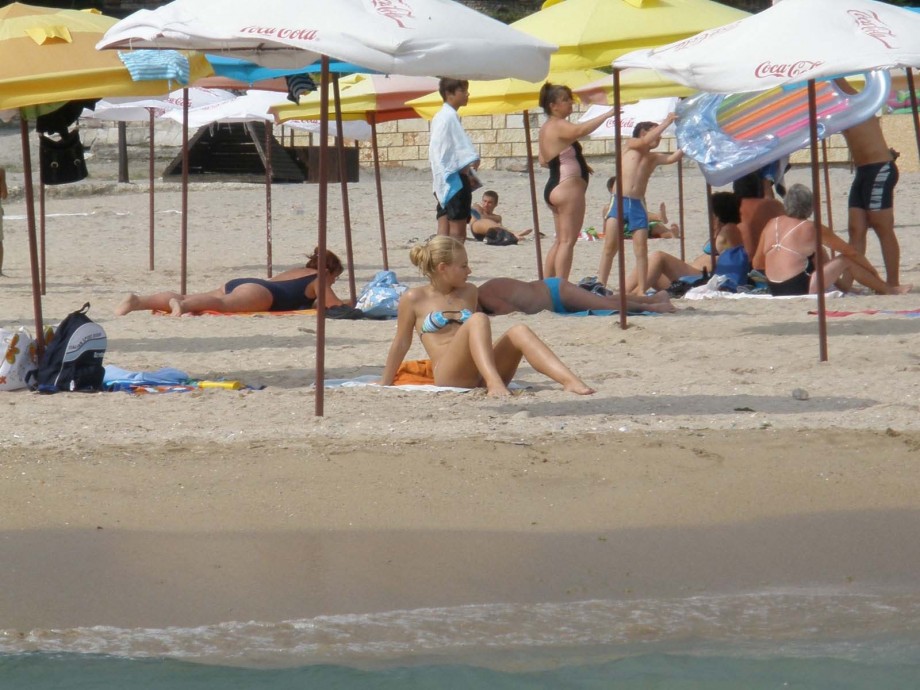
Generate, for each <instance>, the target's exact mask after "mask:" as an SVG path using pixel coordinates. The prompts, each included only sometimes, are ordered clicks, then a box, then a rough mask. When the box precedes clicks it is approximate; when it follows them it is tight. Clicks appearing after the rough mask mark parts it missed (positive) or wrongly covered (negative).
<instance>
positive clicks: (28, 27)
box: [0, 2, 213, 110]
mask: <svg viewBox="0 0 920 690" xmlns="http://www.w3.org/2000/svg"><path fill="white" fill-rule="evenodd" d="M117 21H118V20H117V19H115V18H113V17H107V16H105V15H102V14H99V13H98V12H93V11H82V10H62V9H56V8H53V7H36V6H33V5H25V4H22V3H18V2H14V3H12V4H10V5H7V6H6V7H3V8H0V65H2V68H0V110H7V109H10V108H23V107H26V106H33V105H40V104H43V103H58V102H62V101H72V100H81V99H84V98H101V97H103V96H105V97H113V96H149V95H160V94H165V93H167V92H169V91H171V90H172V89H174V88H176V84H175V82H173V83H172V84H171V85H170V84H169V83H168V82H167V81H165V80H153V81H146V80H145V81H134V80H133V79H132V78H131V74H130V72H128V69H127V68H126V67H125V65H124V63H123V62H122V61H121V59H120V58H119V57H118V54H117V53H116V52H114V51H100V50H96V42H97V41H99V39H100V38H102V35H103V34H104V33H105V32H106V31H107V30H108V29H109V27H111V26H113V25H114V24H115V23H116V22H117ZM189 67H190V78H191V81H194V80H196V79H198V78H200V77H205V76H207V75H209V74H212V73H213V71H212V69H211V67H210V65H209V64H208V62H207V60H206V59H205V57H204V55H200V54H193V55H191V56H190V58H189Z"/></svg>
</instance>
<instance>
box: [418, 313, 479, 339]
mask: <svg viewBox="0 0 920 690" xmlns="http://www.w3.org/2000/svg"><path fill="white" fill-rule="evenodd" d="M448 315H449V316H448ZM472 315H473V312H471V311H470V310H469V309H459V310H453V311H451V310H447V311H433V312H431V313H430V314H428V316H426V317H425V320H424V321H423V322H422V333H437V332H438V331H440V330H441V329H442V328H444V327H445V326H447V325H448V324H452V323H460V324H462V323H465V322H466V321H467V319H469V318H470V317H471V316H472Z"/></svg>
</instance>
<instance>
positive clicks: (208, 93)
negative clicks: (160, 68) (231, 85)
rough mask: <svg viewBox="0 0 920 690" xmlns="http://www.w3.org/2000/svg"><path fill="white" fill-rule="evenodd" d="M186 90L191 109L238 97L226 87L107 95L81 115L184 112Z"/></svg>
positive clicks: (127, 117) (132, 117)
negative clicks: (158, 95)
mask: <svg viewBox="0 0 920 690" xmlns="http://www.w3.org/2000/svg"><path fill="white" fill-rule="evenodd" d="M186 90H187V91H188V101H189V110H190V111H191V110H193V109H195V108H201V107H203V106H206V105H212V104H215V103H222V102H224V101H229V100H232V99H234V98H236V96H234V95H233V94H232V93H230V92H229V91H226V90H224V89H203V88H198V87H193V88H190V89H179V90H177V91H173V92H171V93H168V94H166V95H165V96H163V97H161V98H103V99H102V100H100V101H99V102H98V103H96V107H95V109H94V110H84V111H83V114H82V115H80V117H81V118H86V119H90V120H113V121H117V122H147V121H148V120H149V119H150V110H154V111H156V113H155V114H157V115H162V114H163V113H165V112H168V111H171V110H178V111H180V112H181V111H182V105H183V101H184V100H185V96H184V95H183V91H186ZM275 97H276V98H277V97H278V95H277V94H275ZM180 119H181V118H180Z"/></svg>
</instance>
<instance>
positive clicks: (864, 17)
mask: <svg viewBox="0 0 920 690" xmlns="http://www.w3.org/2000/svg"><path fill="white" fill-rule="evenodd" d="M613 66H614V68H628V67H642V68H651V69H654V70H656V71H657V72H659V73H660V74H662V75H664V76H666V77H668V78H669V79H672V80H674V81H676V82H679V83H681V84H685V85H687V86H690V87H693V88H696V89H699V90H701V91H708V92H710V93H720V94H721V93H743V92H750V91H765V90H767V89H770V88H773V87H779V86H786V85H792V84H803V83H805V82H807V83H808V101H809V124H810V136H809V139H810V142H811V154H812V156H811V158H812V189H813V191H814V218H815V222H816V224H817V225H818V226H819V227H820V225H821V199H820V183H819V179H818V148H817V147H818V144H817V140H818V134H819V131H818V123H817V97H816V92H817V89H816V81H817V80H821V79H830V78H834V77H837V76H840V75H847V74H854V73H857V72H865V71H869V70H877V69H883V70H884V69H893V68H897V67H903V68H907V69H908V77H909V78H910V68H911V67H916V66H920V15H918V14H916V13H914V12H910V11H908V10H906V9H903V8H900V7H895V6H893V5H887V4H884V3H881V2H875V1H874V0H783V2H780V3H777V4H775V5H774V6H773V7H771V8H769V9H767V10H764V11H763V12H761V13H759V14H755V15H753V16H751V17H748V18H746V19H741V20H739V21H737V22H734V23H732V24H729V25H727V26H723V27H719V28H716V29H710V30H708V31H703V32H702V33H700V34H697V35H696V36H692V37H691V38H688V39H685V40H682V41H677V42H676V43H671V44H668V45H666V46H662V47H660V48H654V49H652V50H639V51H635V52H632V53H628V54H627V55H624V56H622V57H620V58H617V59H616V60H614V62H613ZM851 126H852V125H851ZM815 253H816V258H817V268H816V274H817V277H818V342H819V359H820V360H821V361H825V360H827V325H826V313H825V309H824V280H823V270H822V266H823V251H822V247H821V231H820V229H819V231H818V233H817V237H816V247H815Z"/></svg>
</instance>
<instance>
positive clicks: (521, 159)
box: [82, 113, 920, 172]
mask: <svg viewBox="0 0 920 690" xmlns="http://www.w3.org/2000/svg"><path fill="white" fill-rule="evenodd" d="M573 117H575V116H573ZM542 121H543V116H542V114H536V113H533V114H531V115H530V116H529V125H530V136H531V141H532V146H533V152H534V155H536V150H537V133H538V130H539V128H540V124H541V123H542ZM462 122H463V126H464V128H465V129H466V131H467V132H468V133H469V135H470V138H471V139H472V140H473V142H474V143H475V144H476V146H477V147H478V148H479V154H480V156H481V158H482V163H481V167H482V168H483V169H484V170H491V169H498V170H515V171H524V170H526V169H527V144H526V132H525V129H524V117H523V115H522V114H520V113H517V114H514V115H480V116H475V117H465V118H462ZM82 126H83V128H84V136H83V139H84V143H86V144H87V145H88V146H93V147H94V148H93V151H94V153H99V154H101V155H103V156H110V155H112V150H113V149H114V145H115V143H116V142H117V129H116V128H115V127H113V126H111V123H94V122H93V121H91V120H83V121H82ZM882 129H883V130H884V132H885V139H886V140H887V142H888V144H889V145H890V146H892V147H893V148H895V149H897V150H898V151H900V153H901V157H900V158H899V159H898V167H899V168H900V169H901V170H902V171H904V172H917V171H920V161H918V156H917V142H916V138H915V136H914V126H913V118H912V117H911V116H910V115H885V116H884V117H882ZM127 132H128V137H127V138H128V145H129V146H130V147H144V148H145V151H144V153H143V154H141V155H142V157H145V156H146V147H147V146H148V143H147V136H148V135H147V125H146V124H135V123H129V124H128V127H127ZM275 134H276V136H278V137H279V138H280V137H281V136H282V135H283V137H284V143H285V145H290V144H293V145H297V146H307V145H312V144H315V143H316V141H315V137H311V136H310V135H309V134H306V133H304V132H301V131H298V130H291V129H288V128H283V129H282V128H281V127H277V126H276V128H275ZM156 137H157V147H158V148H160V149H163V150H161V151H160V153H159V155H161V156H162V155H164V154H166V155H169V156H172V155H175V149H176V148H177V147H178V146H179V145H180V142H181V129H180V127H179V125H177V124H176V123H174V122H166V121H161V122H158V123H157V125H156ZM428 137H429V134H428V121H427V120H422V119H415V120H399V121H396V122H388V123H384V124H381V125H378V127H377V143H378V147H379V153H380V162H381V165H383V166H392V167H409V168H417V169H425V168H427V167H428ZM674 144H675V142H674V140H673V139H665V140H664V141H663V142H662V146H661V150H662V151H663V152H668V151H672V150H673V149H674ZM582 145H583V147H584V151H585V156H586V157H587V158H588V159H589V160H590V159H591V158H604V157H608V158H609V157H610V156H613V154H614V143H613V139H585V140H584V141H583V142H582ZM358 150H359V159H360V162H361V165H363V166H370V165H371V164H372V163H373V152H372V150H371V145H370V142H360V143H359V144H358ZM103 151H104V152H103ZM809 160H810V153H809V152H808V151H807V150H805V151H799V152H797V153H796V154H794V155H793V156H792V163H793V164H805V163H808V162H809ZM828 161H829V162H830V163H833V164H846V163H849V162H850V154H849V150H848V149H847V146H846V142H845V141H844V139H843V137H842V136H841V135H839V134H837V135H834V136H832V137H831V138H830V139H829V140H828ZM690 164H691V165H692V163H690Z"/></svg>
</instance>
